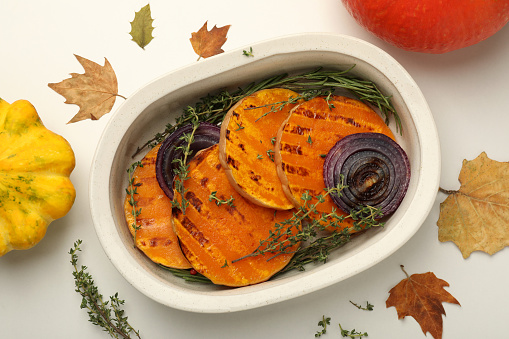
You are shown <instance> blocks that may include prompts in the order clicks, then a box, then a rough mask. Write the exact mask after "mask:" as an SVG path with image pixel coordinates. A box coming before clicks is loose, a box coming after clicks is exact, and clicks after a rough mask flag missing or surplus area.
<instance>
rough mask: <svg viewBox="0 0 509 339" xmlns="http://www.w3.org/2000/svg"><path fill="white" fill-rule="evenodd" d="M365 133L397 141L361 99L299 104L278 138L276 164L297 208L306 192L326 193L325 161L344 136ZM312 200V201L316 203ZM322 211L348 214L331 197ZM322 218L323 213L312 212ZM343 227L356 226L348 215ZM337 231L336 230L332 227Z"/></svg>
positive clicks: (319, 210)
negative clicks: (373, 133) (378, 134)
mask: <svg viewBox="0 0 509 339" xmlns="http://www.w3.org/2000/svg"><path fill="white" fill-rule="evenodd" d="M362 132H375V133H382V134H385V135H387V136H389V137H390V138H392V139H393V140H394V135H393V134H392V132H391V130H390V129H389V127H388V126H387V125H386V124H385V122H384V120H383V119H382V118H381V117H380V116H379V115H378V114H377V113H376V112H375V111H373V110H372V109H371V108H370V107H369V106H367V105H366V104H364V103H362V102H361V101H358V100H355V99H351V98H347V97H343V96H332V97H331V98H330V99H329V100H325V98H323V97H317V98H314V99H311V100H309V101H306V102H304V103H302V104H300V105H299V106H297V107H295V108H294V109H293V110H292V111H291V113H290V116H289V117H288V119H287V120H286V121H285V122H284V123H283V124H282V125H281V126H280V128H279V131H278V135H277V139H276V155H275V160H276V165H277V172H278V176H279V178H280V180H281V182H282V184H283V190H284V192H285V194H286V196H287V197H288V199H290V200H291V201H292V202H293V204H294V205H295V207H297V208H298V207H300V206H303V205H304V204H305V202H304V201H303V200H302V199H301V197H302V194H304V193H305V192H306V191H308V192H309V194H310V195H312V196H317V195H320V194H324V193H325V191H324V189H325V183H324V179H323V163H324V160H325V155H326V154H327V153H328V152H329V150H330V149H331V148H332V147H333V146H334V144H335V143H336V142H337V141H339V140H340V139H342V138H343V137H345V136H347V135H350V134H354V133H362ZM316 201H317V200H316V199H314V198H313V199H312V200H311V201H310V202H308V203H316ZM316 209H317V211H318V212H320V214H321V213H331V212H332V211H333V209H334V210H336V213H337V214H338V215H346V214H345V213H344V212H342V211H341V210H339V208H338V207H337V206H336V205H335V204H334V202H333V201H332V199H331V198H330V197H329V196H326V197H325V202H323V203H320V204H318V205H317V207H316ZM311 217H316V218H319V217H320V215H319V214H316V215H311ZM342 224H343V226H342V227H341V228H340V229H344V228H346V227H352V226H353V220H352V219H350V218H348V219H346V220H345V221H344V222H343V223H342ZM330 230H333V229H330Z"/></svg>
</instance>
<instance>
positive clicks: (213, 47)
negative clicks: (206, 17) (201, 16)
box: [189, 21, 230, 60]
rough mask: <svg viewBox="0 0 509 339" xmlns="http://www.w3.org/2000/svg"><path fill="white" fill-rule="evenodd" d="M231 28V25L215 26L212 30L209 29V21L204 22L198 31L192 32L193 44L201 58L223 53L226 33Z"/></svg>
mask: <svg viewBox="0 0 509 339" xmlns="http://www.w3.org/2000/svg"><path fill="white" fill-rule="evenodd" d="M229 29H230V25H226V26H223V27H216V26H214V27H213V28H212V29H211V30H210V31H208V30H207V21H205V23H204V24H203V26H202V28H200V30H199V31H198V32H194V33H191V39H189V40H190V41H191V45H192V46H193V49H194V51H195V52H196V54H198V60H200V58H209V57H211V56H214V55H216V54H220V53H223V52H224V51H223V50H222V49H221V47H222V46H223V44H224V43H225V42H226V34H227V33H228V30H229Z"/></svg>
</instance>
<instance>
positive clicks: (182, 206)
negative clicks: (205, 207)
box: [171, 114, 200, 214]
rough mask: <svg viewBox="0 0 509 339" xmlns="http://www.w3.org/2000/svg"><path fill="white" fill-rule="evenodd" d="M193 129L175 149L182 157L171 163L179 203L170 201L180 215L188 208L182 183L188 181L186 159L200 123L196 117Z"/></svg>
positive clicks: (188, 156)
mask: <svg viewBox="0 0 509 339" xmlns="http://www.w3.org/2000/svg"><path fill="white" fill-rule="evenodd" d="M191 123H192V125H193V129H192V130H191V132H190V133H184V134H183V135H182V136H181V137H180V140H182V141H184V142H183V143H182V145H180V146H178V147H175V151H182V154H183V157H182V158H180V157H177V158H175V159H173V160H172V163H176V164H177V167H176V168H175V169H174V170H173V173H174V180H173V182H174V190H175V192H178V193H179V194H180V202H179V200H178V199H173V200H172V201H171V204H172V207H176V208H178V209H179V210H181V211H182V214H186V208H187V206H189V201H188V200H187V199H186V192H187V188H186V187H185V185H184V182H185V181H186V180H188V179H189V164H188V163H187V160H188V158H190V156H191V155H192V150H191V144H192V143H193V141H194V134H195V133H196V130H197V129H198V127H199V125H200V122H199V120H198V117H197V115H196V114H195V115H194V119H193V120H192V122H191Z"/></svg>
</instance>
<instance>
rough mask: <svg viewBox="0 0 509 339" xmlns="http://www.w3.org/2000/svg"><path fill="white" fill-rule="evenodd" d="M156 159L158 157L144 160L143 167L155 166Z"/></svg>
mask: <svg viewBox="0 0 509 339" xmlns="http://www.w3.org/2000/svg"><path fill="white" fill-rule="evenodd" d="M156 159H157V157H145V159H143V161H142V165H143V166H150V165H154V164H155V163H156Z"/></svg>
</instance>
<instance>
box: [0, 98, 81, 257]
mask: <svg viewBox="0 0 509 339" xmlns="http://www.w3.org/2000/svg"><path fill="white" fill-rule="evenodd" d="M0 145H1V147H0V256H3V255H5V254H6V253H7V252H9V251H11V250H26V249H29V248H31V247H33V246H35V245H36V244H37V243H39V242H40V241H41V240H42V238H43V237H44V236H45V234H46V231H47V228H48V225H49V224H50V223H51V222H52V221H53V220H55V219H58V218H61V217H63V216H65V215H66V214H67V212H69V210H70V209H71V207H72V205H73V204H74V200H75V197H76V191H75V189H74V186H73V184H72V182H71V180H70V178H69V176H70V174H71V172H72V171H73V169H74V166H75V157H74V152H73V150H72V148H71V146H70V145H69V143H68V142H67V140H65V139H64V138H63V137H62V136H60V135H57V134H55V133H53V132H52V131H50V130H48V129H47V128H46V127H45V126H44V125H43V123H42V121H41V119H40V117H39V115H38V114H37V111H36V109H35V107H34V106H33V105H32V104H31V103H30V102H28V101H26V100H18V101H15V102H13V103H12V104H9V103H7V102H6V101H4V100H2V99H0Z"/></svg>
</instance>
